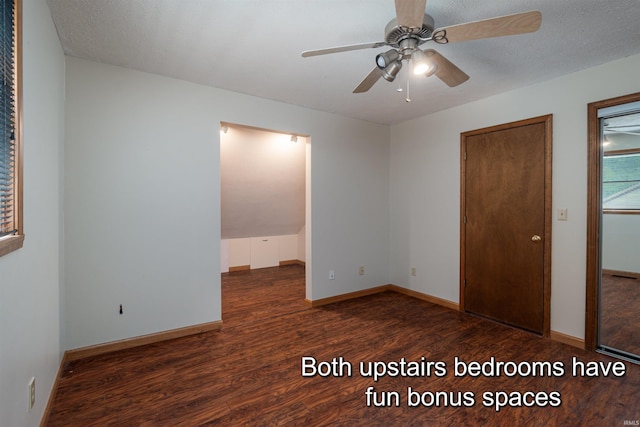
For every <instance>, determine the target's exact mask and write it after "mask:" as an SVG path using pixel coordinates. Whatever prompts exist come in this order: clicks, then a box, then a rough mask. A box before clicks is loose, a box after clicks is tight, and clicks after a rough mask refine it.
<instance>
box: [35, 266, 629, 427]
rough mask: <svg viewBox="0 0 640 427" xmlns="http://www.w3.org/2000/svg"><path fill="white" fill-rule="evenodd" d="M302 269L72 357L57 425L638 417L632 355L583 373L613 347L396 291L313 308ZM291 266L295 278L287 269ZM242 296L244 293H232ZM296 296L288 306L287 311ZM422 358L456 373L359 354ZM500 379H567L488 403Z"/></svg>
mask: <svg viewBox="0 0 640 427" xmlns="http://www.w3.org/2000/svg"><path fill="white" fill-rule="evenodd" d="M291 268H296V267H284V268H276V269H267V270H272V271H261V272H259V273H258V274H256V275H253V274H247V276H246V277H245V279H247V280H246V281H245V282H242V281H237V282H236V279H237V278H238V276H234V275H227V276H224V277H223V321H224V324H223V328H222V329H221V330H220V331H213V332H207V333H203V334H200V335H196V336H191V337H185V338H180V339H175V340H172V341H167V342H162V343H156V344H151V345H147V346H144V347H139V348H134V349H128V350H123V351H119V352H115V353H111V354H105V355H102V356H97V357H92V358H87V359H83V360H78V361H75V362H73V363H72V364H70V365H69V366H68V367H67V368H66V369H65V371H64V374H63V378H61V380H60V383H59V388H58V390H57V394H56V396H55V401H54V403H53V405H52V412H51V415H50V417H49V422H48V424H47V425H49V426H107V425H114V426H200V425H221V426H277V425H291V426H327V425H331V426H425V425H429V426H452V425H470V426H475V425H487V426H503V425H504V426H515V425H532V426H555V425H563V426H564V425H589V426H617V425H620V426H622V425H624V422H625V421H632V422H634V421H636V420H640V405H639V404H638V403H639V398H638V396H639V395H640V366H639V365H633V364H630V363H625V366H626V374H625V375H624V376H623V377H620V378H616V377H602V378H584V377H573V376H572V375H571V363H572V362H571V359H572V357H574V356H575V357H578V358H579V359H580V360H581V361H583V362H585V363H586V362H589V361H595V362H603V363H607V362H611V361H614V360H615V359H612V358H609V357H607V356H604V355H599V354H595V353H588V352H585V351H582V350H579V349H576V348H573V347H570V346H567V345H564V344H561V343H557V342H553V341H550V340H548V339H543V338H540V337H537V336H535V335H532V334H529V333H527V332H523V331H520V330H517V329H512V328H509V327H506V326H503V325H501V324H498V323H494V322H491V321H487V320H483V319H480V318H476V317H473V316H469V315H466V314H463V313H460V312H457V311H453V310H450V309H446V308H443V307H440V306H436V305H433V304H430V303H428V302H425V301H421V300H417V299H413V298H411V297H408V296H405V295H400V294H397V293H393V292H384V293H381V294H377V295H371V296H367V297H363V298H359V299H355V300H351V301H345V302H340V303H336V304H331V305H327V306H323V307H320V308H314V309H310V308H305V307H304V306H303V305H302V304H303V303H300V304H299V303H297V302H295V301H296V300H297V299H298V297H297V296H296V297H293V296H292V295H284V294H282V293H284V292H285V291H284V290H285V289H287V288H288V286H287V283H285V282H290V281H291V282H295V283H297V284H298V285H297V287H298V289H296V290H295V292H296V293H297V295H302V296H301V297H300V298H303V297H304V291H303V290H301V289H300V287H303V286H304V270H303V269H302V268H297V272H296V271H294V270H293V269H291ZM290 269H291V270H290ZM280 273H281V274H282V275H283V276H282V277H287V279H284V280H283V281H281V280H280V279H279V278H278V277H279V274H280ZM258 277H259V278H258ZM269 277H271V278H269ZM254 279H255V280H254ZM249 282H252V284H249ZM276 283H278V285H276ZM289 284H291V283H289ZM265 288H266V289H265ZM292 288H296V285H292ZM234 291H237V292H236V294H235V295H234ZM288 291H290V289H289V290H288ZM288 291H287V292H288ZM258 294H262V295H266V296H268V299H267V300H266V301H267V302H266V305H267V306H269V308H268V309H264V310H262V309H261V308H260V307H259V304H258V305H254V304H250V303H247V302H255V303H256V304H257V302H258V298H254V297H253V295H258ZM277 294H282V295H280V298H282V299H283V300H287V299H289V298H292V299H291V303H290V304H291V305H290V306H289V303H288V302H286V303H283V304H282V307H278V304H277V303H274V302H273V301H277V300H278V298H279V297H277ZM236 298H239V299H240V301H242V302H243V303H244V304H245V305H244V306H242V307H241V305H240V302H238V305H234V303H233V301H234V300H235V299H236ZM227 304H229V306H228V305H227ZM287 306H289V307H290V308H288V309H287V310H290V311H284V307H287ZM280 308H283V311H277V310H278V309H280ZM243 311H245V312H246V313H247V314H246V316H243V314H242V312H243ZM261 316H262V317H261ZM307 356H312V357H315V358H316V359H317V360H319V361H330V360H331V359H332V358H334V357H340V356H342V357H343V358H344V359H345V360H347V361H350V362H351V363H352V364H353V370H352V376H342V377H339V376H330V377H320V376H315V377H303V376H302V375H301V368H302V363H301V361H302V358H303V357H307ZM456 356H458V357H460V358H462V359H463V360H465V361H467V362H470V361H478V362H485V361H489V360H490V359H491V357H495V358H496V359H497V360H499V361H515V362H524V361H559V362H562V363H563V364H564V366H565V367H566V373H565V374H564V375H562V376H559V377H553V376H551V377H550V376H538V377H535V376H528V377H521V376H516V377H507V376H504V375H502V376H498V377H483V376H479V377H472V376H468V375H467V376H463V377H457V376H455V375H454V373H455V369H454V358H455V357H456ZM422 357H424V358H425V359H426V360H429V361H434V362H436V361H442V362H445V363H446V371H447V374H446V375H445V376H443V377H438V376H435V375H431V376H419V377H406V376H405V377H402V376H384V377H382V378H380V379H379V380H378V381H377V382H374V380H373V379H372V378H370V377H364V376H362V375H360V370H359V366H358V364H359V362H369V361H371V362H373V361H386V362H391V361H400V360H401V359H402V358H405V359H406V360H407V361H420V360H421V358H422ZM370 386H373V387H375V390H376V391H378V392H381V391H397V392H398V393H399V395H400V398H401V401H400V405H399V406H388V407H373V406H372V407H367V405H366V397H365V391H366V390H367V388H368V387H370ZM408 387H411V388H412V390H414V391H419V392H420V393H424V392H428V391H431V392H434V393H435V392H437V391H443V392H452V393H453V397H454V400H455V399H457V398H456V396H457V392H472V393H474V400H475V404H474V405H473V406H472V407H457V406H454V405H453V404H452V403H455V402H454V401H451V402H449V403H450V405H449V406H444V405H441V406H439V407H436V406H423V405H419V406H417V407H409V406H408V404H407V389H408ZM497 391H505V392H507V393H511V392H516V391H519V392H522V393H524V392H526V391H533V392H552V391H558V392H559V393H560V394H561V399H562V404H561V405H560V406H558V407H550V406H546V407H535V406H534V407H504V408H501V409H500V411H496V410H495V409H494V408H493V407H485V406H484V405H483V393H485V392H497ZM427 397H428V395H427ZM513 403H517V402H515V401H514V402H513Z"/></svg>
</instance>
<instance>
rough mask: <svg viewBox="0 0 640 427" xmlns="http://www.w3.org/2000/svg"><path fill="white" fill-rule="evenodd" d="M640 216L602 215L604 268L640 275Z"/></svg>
mask: <svg viewBox="0 0 640 427" xmlns="http://www.w3.org/2000/svg"><path fill="white" fill-rule="evenodd" d="M639 242H640V216H638V215H617V214H604V215H602V268H603V269H606V270H617V271H625V272H630V273H640V256H638V253H639V252H640V249H639V248H638V243H639Z"/></svg>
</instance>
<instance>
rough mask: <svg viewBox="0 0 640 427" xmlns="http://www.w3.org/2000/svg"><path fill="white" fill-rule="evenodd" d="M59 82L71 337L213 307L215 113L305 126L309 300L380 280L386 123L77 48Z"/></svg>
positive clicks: (211, 315)
mask: <svg viewBox="0 0 640 427" xmlns="http://www.w3.org/2000/svg"><path fill="white" fill-rule="evenodd" d="M66 83H67V92H66V96H67V104H66V135H67V137H66V146H65V172H66V187H65V193H66V194H65V227H66V242H65V253H66V278H67V283H66V287H67V308H66V315H67V320H68V329H67V332H68V341H67V344H68V347H69V348H77V347H82V346H87V345H91V344H96V343H102V342H106V341H112V340H118V339H123V338H128V337H133V336H138V335H142V334H148V333H153V332H157V331H162V330H168V329H173V328H177V327H182V326H187V325H193V324H197V323H203V322H209V321H216V320H220V319H221V313H220V271H221V266H220V258H221V257H220V255H221V254H220V170H219V168H220V158H219V154H220V145H219V144H220V135H219V131H218V126H219V123H220V122H232V123H238V124H244V125H249V126H255V127H260V128H267V129H287V130H289V131H291V132H296V133H298V134H303V135H311V138H312V143H311V144H308V146H310V147H311V165H312V167H311V168H310V169H311V172H310V174H311V177H310V178H311V179H310V186H311V194H312V208H311V209H312V212H307V214H308V215H310V217H312V219H313V222H312V226H311V228H312V229H311V230H309V231H310V232H311V233H312V235H313V239H312V245H313V246H312V248H308V250H307V251H306V252H307V256H309V254H310V253H311V251H313V273H312V270H311V268H308V269H307V284H308V285H309V284H312V285H311V286H312V289H308V290H307V298H309V299H318V298H325V297H329V296H333V295H337V294H342V293H345V292H352V291H357V290H360V289H364V288H367V287H372V286H378V285H381V284H385V283H388V280H389V278H388V260H389V233H388V230H389V210H388V194H389V191H388V189H389V184H388V182H389V173H388V171H389V164H388V142H389V129H388V127H386V126H381V125H375V124H371V123H367V122H363V121H359V120H354V119H349V118H344V117H340V116H336V115H332V114H328V113H322V112H318V111H313V110H308V109H304V108H300V107H296V106H292V105H288V104H282V103H278V102H274V101H269V100H265V99H260V98H255V97H251V96H246V95H241V94H238V93H232V92H228V91H223V90H218V89H214V88H209V87H204V86H199V85H196V84H192V83H187V82H183V81H179V80H175V79H170V78H165V77H160V76H157V75H152V74H146V73H141V72H137V71H132V70H127V69H123V68H119V67H114V66H108V65H103V64H98V63H94V62H90V61H84V60H79V59H76V58H67V81H66ZM308 172H309V171H308ZM307 181H309V180H307ZM307 224H309V222H308V221H307ZM307 241H308V240H307ZM359 265H367V267H368V268H367V274H366V275H365V276H358V266H359ZM329 270H335V271H336V280H333V281H329V280H328V271H329ZM119 304H123V306H124V315H122V316H120V315H118V310H117V309H118V306H119Z"/></svg>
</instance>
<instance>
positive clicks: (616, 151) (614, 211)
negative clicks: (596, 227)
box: [602, 148, 640, 215]
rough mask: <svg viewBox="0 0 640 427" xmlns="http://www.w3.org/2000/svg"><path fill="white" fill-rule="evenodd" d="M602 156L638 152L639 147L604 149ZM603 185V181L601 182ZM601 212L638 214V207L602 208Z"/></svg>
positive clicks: (639, 213)
mask: <svg viewBox="0 0 640 427" xmlns="http://www.w3.org/2000/svg"><path fill="white" fill-rule="evenodd" d="M602 154H603V159H604V157H608V156H624V155H629V154H640V148H632V149H628V150H612V151H604V152H603V153H602ZM602 184H603V185H604V182H603V183H602ZM602 213H603V214H615V215H640V208H639V209H604V208H602Z"/></svg>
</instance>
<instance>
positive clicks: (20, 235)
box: [0, 0, 24, 256]
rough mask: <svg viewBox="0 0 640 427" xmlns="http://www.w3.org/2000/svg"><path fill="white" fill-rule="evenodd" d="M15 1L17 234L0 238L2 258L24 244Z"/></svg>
mask: <svg viewBox="0 0 640 427" xmlns="http://www.w3.org/2000/svg"><path fill="white" fill-rule="evenodd" d="M12 1H13V13H14V17H15V21H14V28H13V31H14V37H15V70H14V79H15V83H14V84H15V98H16V99H15V100H14V101H15V131H14V132H15V143H14V147H15V161H14V162H15V164H14V168H15V170H14V176H13V179H14V186H13V188H14V193H15V194H14V212H13V216H14V221H15V228H16V230H17V232H16V234H14V235H10V236H5V237H2V238H0V256H3V255H6V254H8V253H10V252H13V251H15V250H18V249H20V248H21V247H22V246H23V244H24V229H23V226H24V224H23V184H22V160H23V152H22V0H12Z"/></svg>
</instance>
